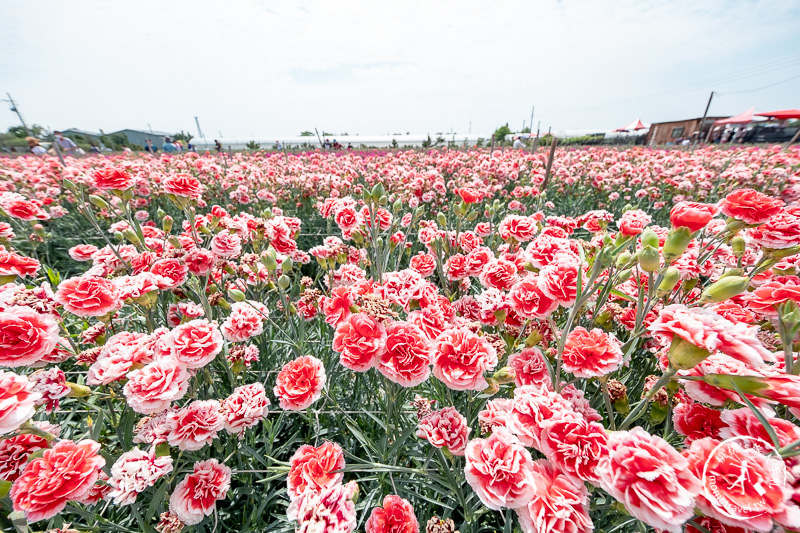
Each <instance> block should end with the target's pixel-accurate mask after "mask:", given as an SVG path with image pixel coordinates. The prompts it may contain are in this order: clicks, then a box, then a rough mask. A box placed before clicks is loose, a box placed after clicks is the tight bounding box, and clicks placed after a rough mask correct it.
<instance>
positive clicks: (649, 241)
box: [641, 228, 660, 250]
mask: <svg viewBox="0 0 800 533" xmlns="http://www.w3.org/2000/svg"><path fill="white" fill-rule="evenodd" d="M641 239H642V246H650V247H651V248H655V249H656V250H657V249H658V245H659V244H660V242H659V239H658V235H657V234H656V232H655V231H653V230H652V229H650V228H645V229H644V231H643V232H642V235H641Z"/></svg>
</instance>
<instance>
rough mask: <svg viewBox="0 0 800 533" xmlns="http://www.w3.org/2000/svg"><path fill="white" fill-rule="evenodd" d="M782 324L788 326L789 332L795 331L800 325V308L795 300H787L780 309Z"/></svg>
mask: <svg viewBox="0 0 800 533" xmlns="http://www.w3.org/2000/svg"><path fill="white" fill-rule="evenodd" d="M778 314H779V315H780V319H781V322H783V323H784V324H785V325H786V326H788V328H787V329H788V330H789V331H792V330H794V328H795V326H797V324H800V308H799V307H798V306H797V302H795V301H794V300H787V301H786V302H784V303H783V304H781V306H780V307H779V308H778Z"/></svg>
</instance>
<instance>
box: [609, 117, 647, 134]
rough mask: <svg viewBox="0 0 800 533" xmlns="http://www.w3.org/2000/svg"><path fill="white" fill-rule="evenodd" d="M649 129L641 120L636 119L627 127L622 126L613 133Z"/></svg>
mask: <svg viewBox="0 0 800 533" xmlns="http://www.w3.org/2000/svg"><path fill="white" fill-rule="evenodd" d="M649 127H650V126H647V125H645V123H644V122H642V120H641V119H639V118H637V119H636V120H634V121H633V122H631V123H630V124H628V125H627V126H623V127H622V128H617V129H615V130H614V131H619V132H629V131H639V130H643V129H646V128H649Z"/></svg>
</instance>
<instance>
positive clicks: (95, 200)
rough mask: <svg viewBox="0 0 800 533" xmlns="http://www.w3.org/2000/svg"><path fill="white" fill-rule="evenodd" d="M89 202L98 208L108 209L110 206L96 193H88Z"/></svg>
mask: <svg viewBox="0 0 800 533" xmlns="http://www.w3.org/2000/svg"><path fill="white" fill-rule="evenodd" d="M89 203H90V204H92V205H93V206H95V207H98V208H100V209H110V207H111V206H110V205H108V202H106V201H105V200H104V199H103V198H101V197H100V196H97V195H96V194H90V195H89Z"/></svg>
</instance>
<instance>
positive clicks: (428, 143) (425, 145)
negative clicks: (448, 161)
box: [422, 134, 433, 148]
mask: <svg viewBox="0 0 800 533" xmlns="http://www.w3.org/2000/svg"><path fill="white" fill-rule="evenodd" d="M431 146H433V141H432V140H431V136H430V134H428V138H427V139H425V140H424V141H422V147H423V148H430V147H431Z"/></svg>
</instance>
